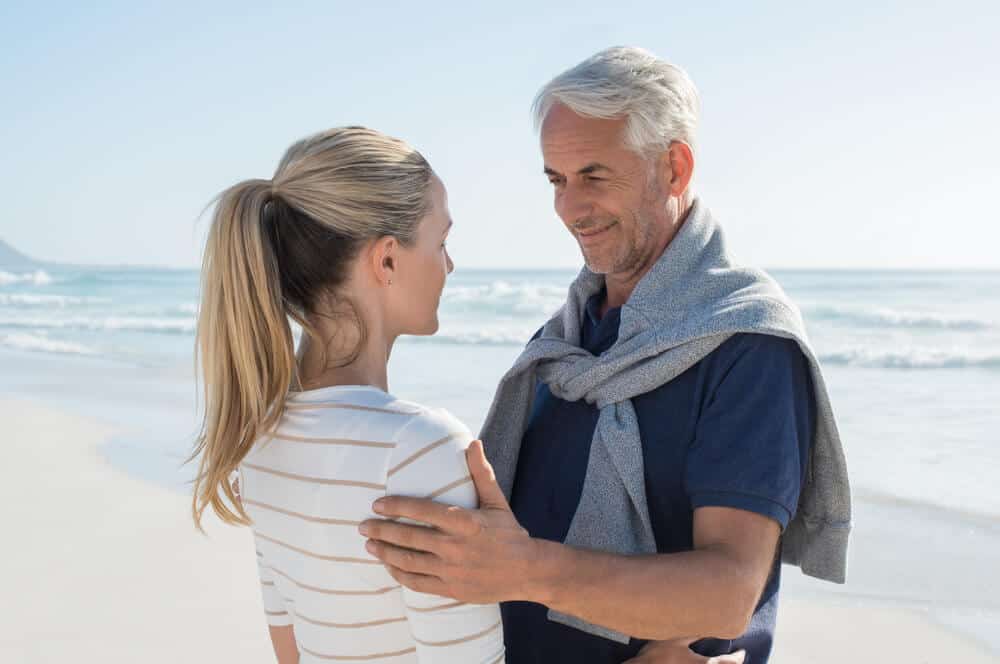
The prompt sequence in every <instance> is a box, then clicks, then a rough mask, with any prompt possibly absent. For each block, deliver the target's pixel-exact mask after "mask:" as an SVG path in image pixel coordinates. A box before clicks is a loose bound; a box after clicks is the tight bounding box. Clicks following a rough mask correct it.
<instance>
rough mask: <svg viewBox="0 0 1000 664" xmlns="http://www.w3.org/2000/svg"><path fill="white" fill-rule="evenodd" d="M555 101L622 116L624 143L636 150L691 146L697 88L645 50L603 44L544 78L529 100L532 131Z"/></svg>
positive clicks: (587, 112)
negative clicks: (607, 46) (595, 51)
mask: <svg viewBox="0 0 1000 664" xmlns="http://www.w3.org/2000/svg"><path fill="white" fill-rule="evenodd" d="M557 103H558V104H563V105H564V106H566V107H568V108H569V109H570V110H572V111H573V112H574V113H576V114H577V115H581V116H584V117H592V118H605V119H612V118H621V117H624V118H625V119H626V124H625V141H626V144H627V145H628V147H630V148H631V149H633V150H635V151H636V152H638V153H640V154H643V155H648V154H650V153H652V152H656V151H660V150H665V149H667V147H668V146H669V145H670V144H671V143H672V142H674V141H679V142H681V143H686V144H687V145H688V146H690V147H691V150H692V151H693V150H694V149H695V134H696V133H697V129H698V115H699V110H700V106H701V103H700V100H699V98H698V89H697V88H695V86H694V83H693V82H692V81H691V79H690V78H689V77H688V75H687V73H686V72H685V71H684V70H683V69H681V68H680V67H678V66H676V65H672V64H670V63H669V62H666V61H664V60H661V59H659V58H658V57H656V56H655V55H653V54H652V53H650V52H649V51H646V50H645V49H641V48H635V47H631V46H615V47H613V48H608V49H605V50H603V51H601V52H600V53H597V54H596V55H593V56H591V57H589V58H587V59H586V60H584V61H583V62H581V63H580V64H578V65H576V66H575V67H572V68H571V69H568V70H566V71H564V72H563V73H562V74H559V75H558V76H556V77H555V78H554V79H552V80H551V81H549V82H548V83H547V84H546V85H545V87H543V88H542V89H541V91H540V92H539V93H538V95H537V96H536V97H535V102H534V104H532V115H533V116H534V119H535V129H536V130H538V129H541V126H542V123H543V122H544V121H545V116H546V115H548V113H549V111H550V110H551V109H552V106H553V105H555V104H557Z"/></svg>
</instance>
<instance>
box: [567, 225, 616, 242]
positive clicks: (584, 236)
mask: <svg viewBox="0 0 1000 664" xmlns="http://www.w3.org/2000/svg"><path fill="white" fill-rule="evenodd" d="M616 223H618V222H611V223H610V224H607V225H605V226H599V227H596V228H587V229H585V230H579V231H577V232H576V234H577V236H578V237H579V238H580V239H581V240H585V241H592V240H595V239H597V238H598V237H600V236H601V235H603V234H604V233H606V232H607V231H608V230H609V229H610V228H612V227H613V226H614V225H615V224H616Z"/></svg>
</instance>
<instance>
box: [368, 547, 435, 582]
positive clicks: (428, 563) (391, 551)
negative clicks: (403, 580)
mask: <svg viewBox="0 0 1000 664" xmlns="http://www.w3.org/2000/svg"><path fill="white" fill-rule="evenodd" d="M365 549H367V550H368V553H370V554H372V555H373V556H375V557H376V558H378V559H379V560H381V561H382V562H383V563H385V564H386V565H391V566H392V567H397V568H399V569H401V570H403V571H404V572H409V573H411V574H426V575H434V573H435V572H437V571H438V570H439V568H440V565H441V559H440V558H438V557H437V556H435V555H434V554H431V553H424V552H422V551H413V550H411V549H404V548H402V547H399V546H393V545H392V544H385V543H383V542H376V541H375V540H368V542H367V543H366V544H365Z"/></svg>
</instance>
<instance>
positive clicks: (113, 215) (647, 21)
mask: <svg viewBox="0 0 1000 664" xmlns="http://www.w3.org/2000/svg"><path fill="white" fill-rule="evenodd" d="M152 4H154V3H144V2H101V3H98V6H91V3H41V2H31V3H28V2H16V3H12V2H4V3H2V5H0V90H2V93H0V94H2V102H0V109H2V110H0V113H2V122H0V145H2V148H3V157H2V159H0V195H2V199H3V204H2V209H0V238H2V239H5V240H7V241H8V242H10V243H11V244H13V245H14V246H15V247H17V248H19V249H21V250H22V251H24V252H26V253H29V254H31V255H35V256H38V257H41V258H45V259H50V260H60V261H71V262H101V263H123V262H128V263H143V264H164V265H178V266H194V265H196V264H197V263H198V261H199V256H200V250H201V241H202V237H203V234H204V230H205V225H206V222H205V220H202V221H200V222H199V221H197V216H198V214H199V212H200V211H201V209H202V207H203V206H204V205H205V204H206V203H207V202H208V201H209V200H210V198H211V197H212V196H213V195H214V194H215V193H216V192H218V191H219V190H220V189H222V188H224V187H225V186H227V185H229V184H231V183H232V182H235V181H236V180H238V179H243V178H247V177H269V176H270V175H271V173H272V172H273V169H274V167H275V165H276V163H277V160H278V158H279V157H280V155H281V153H282V152H283V150H284V148H285V147H286V146H287V145H288V144H289V143H291V142H292V141H293V140H294V139H297V138H299V137H301V136H303V135H305V134H308V133H312V132H313V131H316V130H319V129H323V128H326V127H330V126H337V125H344V124H365V125H368V126H371V127H374V128H376V129H379V130H382V131H385V132H388V133H391V134H395V135H397V136H400V137H401V138H404V139H406V140H408V141H409V142H411V143H412V144H414V145H415V146H416V147H418V148H419V149H420V150H421V151H423V152H424V153H425V154H426V155H427V157H428V158H429V159H430V161H431V163H432V164H433V165H434V167H435V169H436V170H437V171H438V172H439V173H440V174H441V176H442V177H443V179H444V181H445V183H446V185H447V186H448V189H449V194H450V197H451V207H452V213H453V216H454V217H455V220H456V229H455V232H454V235H453V237H452V240H451V242H450V244H451V249H452V253H453V255H454V257H455V260H456V262H457V263H458V265H459V266H460V267H461V266H469V267H494V266H508V267H537V266H552V267H569V266H576V265H578V264H579V254H578V250H577V248H576V246H575V244H574V242H573V241H572V240H571V239H570V238H569V237H568V235H567V234H566V232H565V230H564V229H563V228H562V227H561V224H560V223H559V222H558V220H557V219H556V217H555V214H554V212H553V211H552V205H551V194H550V191H549V185H548V183H547V182H546V180H545V178H544V177H543V176H542V174H541V168H542V166H541V160H540V156H539V151H538V144H537V137H536V136H535V135H534V133H533V131H532V127H531V123H530V118H529V114H528V111H529V105H530V102H531V99H532V97H533V95H534V93H535V92H536V90H537V89H538V88H539V87H540V86H541V85H542V84H543V83H544V82H545V81H546V80H547V79H548V78H550V77H551V76H552V75H554V74H556V73H558V72H559V71H562V70H563V69H565V68H566V67H568V66H570V65H573V64H575V63H576V62H578V61H579V60H581V59H583V58H584V57H586V56H588V55H590V54H592V53H593V52H595V51H597V50H599V49H601V48H604V47H606V46H610V45H615V44H633V45H639V46H643V47H646V48H648V49H650V50H652V51H654V52H655V53H657V54H658V55H660V56H661V57H664V58H667V59H669V60H671V61H673V62H675V63H677V64H680V65H681V66H683V67H684V68H685V69H687V70H688V72H689V73H690V74H691V76H692V78H693V79H694V80H695V82H696V84H697V85H698V87H699V88H700V90H701V93H702V98H703V104H704V115H703V120H702V127H701V133H700V141H701V144H700V147H699V149H700V151H699V154H698V163H697V167H696V169H697V170H696V187H697V190H698V192H699V193H700V194H701V195H702V196H703V197H704V199H705V200H706V201H707V202H708V204H709V205H710V206H711V207H712V208H713V209H714V210H715V211H716V213H717V214H718V215H719V216H720V217H721V219H722V221H723V223H724V225H725V226H726V227H727V228H728V231H729V236H730V239H731V241H732V244H733V245H734V248H735V251H736V253H737V255H738V256H739V258H740V259H742V260H743V261H745V262H750V263H754V264H759V265H763V266H767V267H915V268H933V267H1000V258H998V247H1000V214H998V212H997V198H998V195H1000V128H998V126H997V122H998V119H1000V84H998V81H1000V71H998V70H1000V65H998V63H1000V46H998V43H1000V40H998V39H997V35H998V34H1000V9H998V6H1000V3H996V2H962V1H954V2H940V3H912V2H885V3H869V2H838V3H808V4H810V5H812V6H811V7H809V8H807V7H805V6H804V5H805V4H806V3H794V2H784V3H777V2H757V3H745V2H730V3H720V2H698V3H694V2H691V3H687V6H685V5H683V4H681V3H665V2H663V1H662V0H659V1H642V2H628V1H619V2H614V3H612V2H602V3H595V2H587V1H580V2H574V3H539V2H502V3H469V2H462V3H458V2H454V3H440V2H427V3H409V2H407V3H403V2H399V3H385V2H367V3H354V2H352V3H343V2H329V1H328V2H315V3H306V2H296V3H289V4H290V5H294V9H293V8H289V7H278V6H274V5H268V4H257V3H253V2H239V3H217V2H201V3H190V2H171V3H155V4H156V5H158V7H152V6H150V5H152ZM751 4H752V5H753V7H750V5H751ZM918 4H919V5H920V6H919V7H916V6H915V5H918ZM932 4H933V5H937V6H936V7H931V6H930V5H932ZM876 5H877V6H876Z"/></svg>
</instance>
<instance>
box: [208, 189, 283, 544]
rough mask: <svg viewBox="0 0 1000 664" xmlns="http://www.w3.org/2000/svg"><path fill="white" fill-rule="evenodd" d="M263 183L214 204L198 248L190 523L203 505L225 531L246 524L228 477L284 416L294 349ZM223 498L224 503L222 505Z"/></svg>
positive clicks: (233, 192) (267, 192) (233, 191)
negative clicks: (195, 463) (199, 409)
mask: <svg viewBox="0 0 1000 664" xmlns="http://www.w3.org/2000/svg"><path fill="white" fill-rule="evenodd" d="M273 199H274V192H273V187H272V184H271V182H270V181H269V180H247V181H244V182H241V183H239V184H237V185H235V186H233V187H231V188H229V189H228V190H226V191H225V192H223V193H222V194H221V195H220V196H219V199H218V203H217V205H216V208H215V214H214V217H213V219H212V225H211V228H210V230H209V234H208V242H207V245H206V247H205V255H204V264H203V266H202V300H201V308H200V311H199V316H198V331H197V347H196V361H197V362H200V364H201V373H202V376H203V380H204V387H203V389H204V392H203V396H204V403H205V413H204V419H203V422H202V427H201V431H200V433H199V435H198V438H197V441H196V443H195V450H194V453H193V454H192V456H191V458H192V459H193V458H195V457H197V456H199V455H200V457H201V460H200V462H199V467H198V474H197V476H196V477H195V480H194V496H193V502H192V511H193V516H194V520H195V523H196V524H197V525H198V527H199V528H200V527H201V518H202V515H203V513H204V511H205V509H206V508H207V507H209V506H211V507H212V508H213V510H214V511H215V512H216V513H217V514H218V515H219V517H220V518H221V519H222V520H223V521H225V522H227V523H240V524H247V523H248V518H247V515H246V513H245V512H244V511H243V508H242V505H241V504H240V502H239V501H238V500H237V499H236V496H235V494H234V492H233V489H232V486H231V485H230V482H229V476H230V474H231V473H232V472H233V471H234V470H236V468H237V466H238V465H239V463H240V462H241V461H242V460H243V458H244V457H245V456H246V455H247V453H248V452H249V451H250V449H251V447H252V446H253V443H254V441H255V440H256V439H257V438H258V437H259V435H260V434H261V433H262V432H265V431H269V430H271V429H272V428H273V427H274V425H275V424H276V423H277V421H278V419H279V418H280V417H281V411H282V405H283V404H284V401H285V397H286V396H287V394H288V390H289V388H290V387H291V384H292V380H293V378H294V375H295V350H294V342H293V338H292V331H291V327H290V325H289V322H288V315H287V312H286V310H285V306H284V301H283V298H282V294H281V276H280V273H279V268H278V262H277V260H276V257H275V252H274V248H273V247H272V246H271V242H270V239H269V236H270V234H269V233H268V232H266V229H265V228H264V224H266V223H273V221H274V220H273V219H269V218H266V216H270V215H266V211H265V207H266V206H268V205H270V204H271V202H272V200H273ZM223 497H225V499H226V500H224V499H223Z"/></svg>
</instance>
